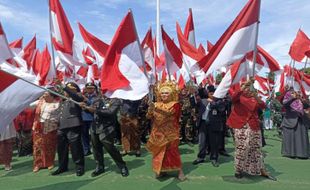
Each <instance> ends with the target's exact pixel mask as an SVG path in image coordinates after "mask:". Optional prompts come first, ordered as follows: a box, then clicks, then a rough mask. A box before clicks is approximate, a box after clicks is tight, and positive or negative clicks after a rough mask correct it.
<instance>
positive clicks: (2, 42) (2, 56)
mask: <svg viewBox="0 0 310 190" xmlns="http://www.w3.org/2000/svg"><path fill="white" fill-rule="evenodd" d="M12 57H13V53H12V51H11V49H10V47H9V44H8V40H7V38H6V35H5V33H4V30H3V28H2V25H1V23H0V63H2V62H3V61H5V60H7V59H10V58H12Z"/></svg>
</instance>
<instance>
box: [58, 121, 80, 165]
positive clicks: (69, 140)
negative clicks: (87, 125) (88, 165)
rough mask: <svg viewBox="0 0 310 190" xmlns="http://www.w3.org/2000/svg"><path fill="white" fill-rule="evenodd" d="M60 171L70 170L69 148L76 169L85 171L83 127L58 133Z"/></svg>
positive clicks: (61, 130)
mask: <svg viewBox="0 0 310 190" xmlns="http://www.w3.org/2000/svg"><path fill="white" fill-rule="evenodd" d="M57 140H58V143H57V144H58V145H57V153H58V162H59V169H61V170H67V169H68V159H69V146H70V151H71V155H72V159H73V161H74V163H75V165H76V169H77V170H78V169H84V153H83V145H82V141H81V126H78V127H72V128H65V129H59V130H58V131H57Z"/></svg>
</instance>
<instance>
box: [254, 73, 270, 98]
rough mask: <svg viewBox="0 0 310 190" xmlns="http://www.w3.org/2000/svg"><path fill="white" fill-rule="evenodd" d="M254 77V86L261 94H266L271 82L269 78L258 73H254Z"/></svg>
mask: <svg viewBox="0 0 310 190" xmlns="http://www.w3.org/2000/svg"><path fill="white" fill-rule="evenodd" d="M254 78H255V82H254V88H255V89H257V90H258V91H260V92H262V94H263V95H268V94H269V92H270V91H271V86H270V85H271V82H270V81H269V79H268V78H264V77H261V76H258V75H256V76H255V77H254Z"/></svg>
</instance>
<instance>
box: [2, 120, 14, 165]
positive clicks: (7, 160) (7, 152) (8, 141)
mask: <svg viewBox="0 0 310 190" xmlns="http://www.w3.org/2000/svg"><path fill="white" fill-rule="evenodd" d="M15 137H16V131H15V127H14V126H13V124H10V125H7V126H5V127H2V126H1V127H0V164H3V165H4V170H6V171H10V170H11V169H12V166H11V162H12V156H13V145H14V142H15Z"/></svg>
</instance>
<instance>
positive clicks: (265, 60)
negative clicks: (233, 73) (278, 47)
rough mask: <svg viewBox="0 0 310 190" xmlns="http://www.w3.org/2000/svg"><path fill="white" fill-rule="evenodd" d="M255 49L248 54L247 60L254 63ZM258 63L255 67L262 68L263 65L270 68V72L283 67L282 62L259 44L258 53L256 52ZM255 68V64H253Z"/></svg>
mask: <svg viewBox="0 0 310 190" xmlns="http://www.w3.org/2000/svg"><path fill="white" fill-rule="evenodd" d="M253 54H254V53H253V51H252V52H250V53H248V54H247V56H246V57H247V60H248V61H250V62H251V64H253ZM256 63H257V64H255V69H256V70H258V71H259V70H261V69H262V68H263V67H264V68H267V69H269V70H270V72H277V71H280V70H282V69H283V68H282V67H281V66H280V64H279V63H278V62H277V61H276V60H275V59H274V58H273V57H272V56H271V55H270V54H269V53H268V52H267V51H265V50H264V49H263V48H262V47H260V46H259V45H258V46H257V54H256ZM252 68H253V66H252Z"/></svg>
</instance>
